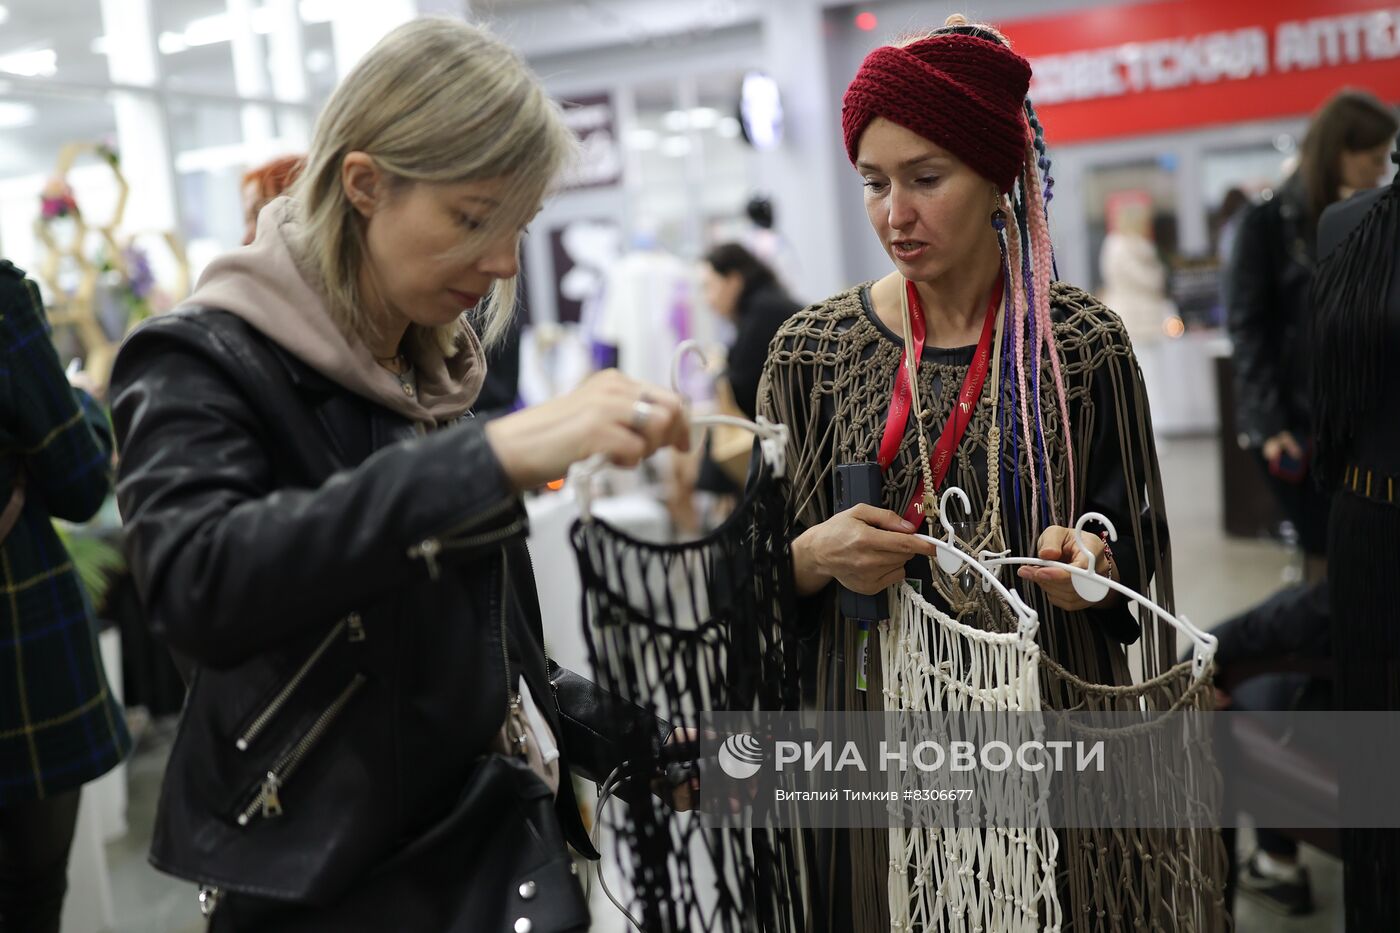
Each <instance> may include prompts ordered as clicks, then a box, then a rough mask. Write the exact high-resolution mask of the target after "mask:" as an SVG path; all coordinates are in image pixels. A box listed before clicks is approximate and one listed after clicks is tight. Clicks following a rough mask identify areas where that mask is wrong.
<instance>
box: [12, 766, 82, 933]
mask: <svg viewBox="0 0 1400 933" xmlns="http://www.w3.org/2000/svg"><path fill="white" fill-rule="evenodd" d="M80 793H81V791H79V790H71V791H69V792H68V793H66V794H59V795H58V796H57V797H49V798H47V799H44V800H35V801H31V802H29V803H21V804H16V805H14V806H9V807H0V931H3V933H58V922H59V917H60V915H61V914H62V913H63V895H64V894H65V893H66V892H67V890H68V850H69V849H70V848H71V847H72V845H73V830H74V828H75V827H76V825H77V822H78V797H79V795H80Z"/></svg>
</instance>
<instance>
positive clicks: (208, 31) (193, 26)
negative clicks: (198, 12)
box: [182, 13, 233, 48]
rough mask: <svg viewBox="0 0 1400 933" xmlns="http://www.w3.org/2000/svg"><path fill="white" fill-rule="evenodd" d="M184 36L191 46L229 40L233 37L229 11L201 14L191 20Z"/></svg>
mask: <svg viewBox="0 0 1400 933" xmlns="http://www.w3.org/2000/svg"><path fill="white" fill-rule="evenodd" d="M182 38H183V39H184V40H185V44H186V45H188V46H190V47H191V48H193V47H195V46H199V45H216V44H218V43H220V42H228V41H230V40H231V39H232V38H233V28H232V23H230V22H229V18H228V14H227V13H215V14H214V15H213V16H201V17H200V18H199V19H192V20H190V22H189V25H187V26H186V27H185V32H184V35H183V37H182Z"/></svg>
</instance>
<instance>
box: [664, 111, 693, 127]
mask: <svg viewBox="0 0 1400 933" xmlns="http://www.w3.org/2000/svg"><path fill="white" fill-rule="evenodd" d="M661 125H662V126H664V127H666V129H668V130H670V131H671V132H672V133H681V132H684V131H685V129H686V127H688V126H690V114H688V113H686V112H685V111H684V110H668V111H666V115H665V116H663V117H662V118H661Z"/></svg>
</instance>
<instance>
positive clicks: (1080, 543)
mask: <svg viewBox="0 0 1400 933" xmlns="http://www.w3.org/2000/svg"><path fill="white" fill-rule="evenodd" d="M953 496H956V497H957V498H958V499H959V500H960V501H961V502H962V505H963V508H964V509H967V508H968V507H969V505H970V503H969V501H968V498H967V494H966V493H964V492H963V491H962V490H961V489H958V488H957V487H956V486H950V487H949V488H948V489H946V490H945V491H944V493H943V496H942V498H941V499H940V500H939V504H938V520H939V522H940V523H942V525H943V528H944V530H945V531H946V532H947V536H948V540H947V542H946V544H945V546H944V547H943V548H941V549H940V553H939V557H938V563H939V566H940V567H941V568H942V569H943V572H944V573H953V572H955V571H956V570H957V569H958V568H959V567H960V566H961V563H962V561H966V560H970V558H968V557H967V556H966V555H961V552H960V551H957V548H956V546H955V541H956V536H955V535H954V533H953V523H952V521H951V520H949V518H948V500H949V498H950V497H953ZM1089 522H1095V523H1096V524H1099V525H1102V526H1103V527H1104V529H1105V530H1106V531H1107V535H1108V540H1109V541H1116V540H1118V529H1116V528H1114V527H1113V522H1111V521H1110V520H1109V519H1108V517H1107V516H1105V515H1102V514H1100V513H1098V512H1085V513H1084V514H1083V515H1081V516H1079V520H1078V521H1076V522H1075V523H1074V528H1073V530H1071V531H1070V537H1071V540H1072V542H1073V546H1074V549H1075V556H1076V557H1082V558H1083V559H1084V562H1085V563H1087V565H1088V566H1087V567H1086V566H1081V565H1080V564H1079V563H1078V562H1077V561H1070V562H1065V561H1063V557H1064V556H1065V554H1064V551H1065V548H1064V547H1063V546H1059V547H1057V545H1061V544H1062V542H1063V541H1064V539H1063V537H1061V538H1059V540H1058V541H1057V540H1056V537H1055V535H1053V534H1052V535H1050V537H1049V538H1048V539H1047V538H1046V535H1044V534H1042V535H1041V540H1040V546H1041V549H1042V551H1045V550H1059V551H1060V553H1061V557H1060V559H1052V558H1048V557H1043V556H1042V557H1011V556H1009V555H1007V554H992V553H990V552H986V551H984V552H983V553H982V554H980V555H979V556H978V558H977V563H978V564H979V565H980V566H981V567H982V569H983V570H986V571H995V570H996V568H998V567H1006V566H1018V567H1020V568H1021V570H1019V571H1018V574H1019V575H1021V576H1022V577H1027V578H1028V579H1034V578H1033V577H1028V576H1027V574H1025V573H1023V572H1022V571H1025V570H1030V569H1032V568H1034V569H1036V570H1048V571H1051V572H1053V573H1054V574H1056V577H1057V579H1056V582H1057V583H1058V582H1062V581H1061V580H1059V579H1058V578H1059V575H1061V574H1063V575H1064V577H1065V578H1067V579H1068V584H1069V588H1070V590H1071V591H1072V592H1073V593H1074V594H1075V600H1076V604H1077V603H1079V602H1082V603H1083V605H1084V607H1086V608H1087V607H1089V606H1097V605H1102V604H1103V600H1104V599H1105V597H1107V596H1109V595H1110V594H1117V595H1118V596H1120V597H1122V598H1124V599H1127V600H1129V601H1130V602H1132V603H1135V604H1136V605H1137V606H1138V609H1139V611H1140V612H1141V611H1142V610H1147V611H1149V612H1151V613H1152V614H1153V615H1155V616H1157V617H1158V618H1159V619H1161V620H1162V621H1164V622H1166V623H1167V624H1168V625H1170V626H1171V627H1172V628H1174V629H1176V630H1177V631H1178V632H1180V633H1181V634H1183V635H1185V636H1186V637H1187V638H1189V639H1190V640H1191V642H1192V643H1193V644H1194V645H1195V650H1194V652H1193V654H1192V673H1193V676H1195V677H1197V678H1200V677H1204V676H1205V672H1206V670H1207V669H1208V668H1209V667H1210V662H1211V660H1212V659H1213V658H1214V657H1215V648H1216V645H1217V643H1218V642H1217V640H1216V637H1215V636H1214V635H1211V634H1210V633H1209V632H1204V631H1202V630H1201V629H1199V628H1197V627H1196V626H1195V625H1194V624H1193V623H1192V622H1191V621H1190V620H1189V619H1187V618H1186V617H1185V616H1181V615H1176V614H1174V613H1172V612H1168V611H1167V610H1166V609H1164V608H1162V607H1161V606H1160V605H1158V604H1157V603H1156V602H1155V601H1154V600H1152V599H1151V598H1150V597H1148V596H1144V595H1143V594H1142V593H1139V592H1137V591H1136V590H1132V589H1129V588H1128V587H1126V586H1124V585H1123V584H1122V583H1120V582H1118V580H1117V579H1115V577H1116V572H1114V575H1113V576H1109V575H1107V574H1104V573H1100V572H1099V570H1100V563H1101V562H1100V560H1099V558H1100V556H1101V555H1102V554H1103V552H1104V550H1105V548H1104V547H1095V546H1094V545H1093V544H1092V543H1091V542H1092V541H1093V538H1094V536H1093V535H1088V534H1086V533H1085V531H1084V526H1085V525H1086V524H1088V523H1089ZM1055 530H1056V529H1054V528H1051V529H1047V533H1048V532H1050V531H1055ZM1064 530H1065V529H1058V532H1062V531H1064ZM1058 532H1057V533H1058ZM1100 543H1105V542H1103V541H1102V539H1100ZM954 552H957V553H956V555H955V553H954ZM958 555H961V560H959V559H958ZM1114 571H1116V568H1114ZM1037 583H1039V581H1038V580H1037ZM991 587H992V583H991V580H990V579H988V580H985V581H984V582H983V584H982V589H983V591H987V590H989V589H991ZM1042 588H1044V587H1042ZM1052 602H1053V600H1052ZM1013 605H1014V603H1013ZM1056 605H1058V603H1057V604H1056ZM1060 608H1064V607H1060Z"/></svg>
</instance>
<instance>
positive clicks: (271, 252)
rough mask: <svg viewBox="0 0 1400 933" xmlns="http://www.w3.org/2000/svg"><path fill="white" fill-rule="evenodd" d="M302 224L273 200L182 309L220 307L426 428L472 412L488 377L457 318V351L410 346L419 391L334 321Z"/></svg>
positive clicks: (291, 208) (423, 343) (283, 201)
mask: <svg viewBox="0 0 1400 933" xmlns="http://www.w3.org/2000/svg"><path fill="white" fill-rule="evenodd" d="M300 239H301V237H300V224H299V223H298V222H297V220H296V211H295V204H294V203H293V202H292V200H291V199H290V198H285V197H283V198H277V199H276V200H274V201H272V202H271V203H270V204H268V205H267V206H266V207H265V208H263V210H262V213H261V214H260V215H259V216H258V233H257V237H256V238H255V239H254V240H253V242H252V244H251V245H249V246H245V247H242V248H241V249H236V250H234V251H233V252H231V253H225V254H224V255H223V256H220V257H219V258H218V259H215V260H214V261H213V262H212V263H210V264H209V266H208V268H206V269H205V270H204V274H203V275H201V276H200V278H199V284H198V285H197V286H196V287H195V290H194V293H193V294H192V295H190V297H189V298H187V299H185V301H183V302H181V303H180V307H182V308H196V307H204V308H221V309H223V310H226V311H229V312H231V313H232V314H235V315H237V316H238V317H240V318H242V319H243V320H244V321H246V322H247V323H248V324H249V325H250V326H252V327H254V328H255V329H257V330H258V331H259V332H261V333H262V334H263V335H265V336H266V337H268V338H269V339H270V340H272V341H273V342H274V343H276V344H277V345H278V346H280V347H281V348H282V349H284V350H286V351H287V352H288V353H290V354H292V355H293V356H295V357H296V358H297V359H299V360H301V361H302V362H303V363H305V364H306V365H307V366H309V367H311V368H312V369H314V370H315V371H316V372H318V373H320V374H321V375H323V376H325V377H326V378H327V379H330V380H331V381H332V382H334V383H336V384H337V385H340V386H342V387H343V388H345V389H348V390H350V391H351V392H354V393H355V394H356V395H359V396H362V397H364V398H367V399H369V400H370V401H372V402H375V403H377V404H379V405H381V406H383V407H384V408H387V409H389V410H391V411H393V412H396V413H397V414H400V415H402V416H403V417H405V418H408V419H410V420H412V421H415V422H418V423H420V424H422V425H423V426H424V427H426V428H428V429H432V428H434V427H436V426H438V425H441V424H445V423H447V422H449V421H452V420H454V419H456V418H459V417H461V416H462V415H464V414H466V412H467V411H468V410H470V408H471V406H472V403H473V402H475V401H476V398H477V396H478V395H479V394H480V392H481V385H482V382H483V381H484V380H485V378H486V359H485V355H484V353H483V351H482V347H481V341H480V340H479V339H478V338H477V336H476V332H475V331H473V330H472V328H471V326H470V325H469V324H468V323H467V322H466V320H465V319H462V320H461V321H460V325H459V339H458V341H457V343H458V349H457V352H456V353H455V354H454V355H453V356H450V357H448V356H445V355H444V354H443V353H442V351H441V350H440V349H439V348H438V347H437V345H436V343H435V341H432V340H412V341H408V343H407V346H408V347H409V349H408V352H409V354H410V360H411V362H412V363H413V369H414V372H415V374H416V375H417V378H418V388H417V394H416V395H414V396H409V395H405V394H404V391H403V386H402V385H401V384H400V383H399V380H398V378H397V377H395V376H394V375H393V374H392V373H390V372H389V371H388V370H386V369H384V368H383V367H382V366H380V365H379V364H377V363H376V362H375V361H374V356H373V354H371V352H370V350H369V347H368V346H366V345H365V343H364V342H363V341H361V340H360V338H359V337H358V336H356V335H354V334H349V333H346V332H345V331H343V330H341V328H340V327H339V326H338V325H337V324H336V322H335V320H334V319H333V318H332V317H331V315H330V313H329V311H328V310H327V308H326V300H325V298H324V296H323V295H322V293H321V290H320V289H319V288H317V287H316V285H315V284H313V283H315V282H317V281H318V280H319V276H318V275H317V273H316V272H315V270H314V269H313V268H312V267H311V264H310V263H309V262H307V261H305V260H304V258H303V257H302V256H301V255H300V250H299V249H298V244H299V243H300Z"/></svg>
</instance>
